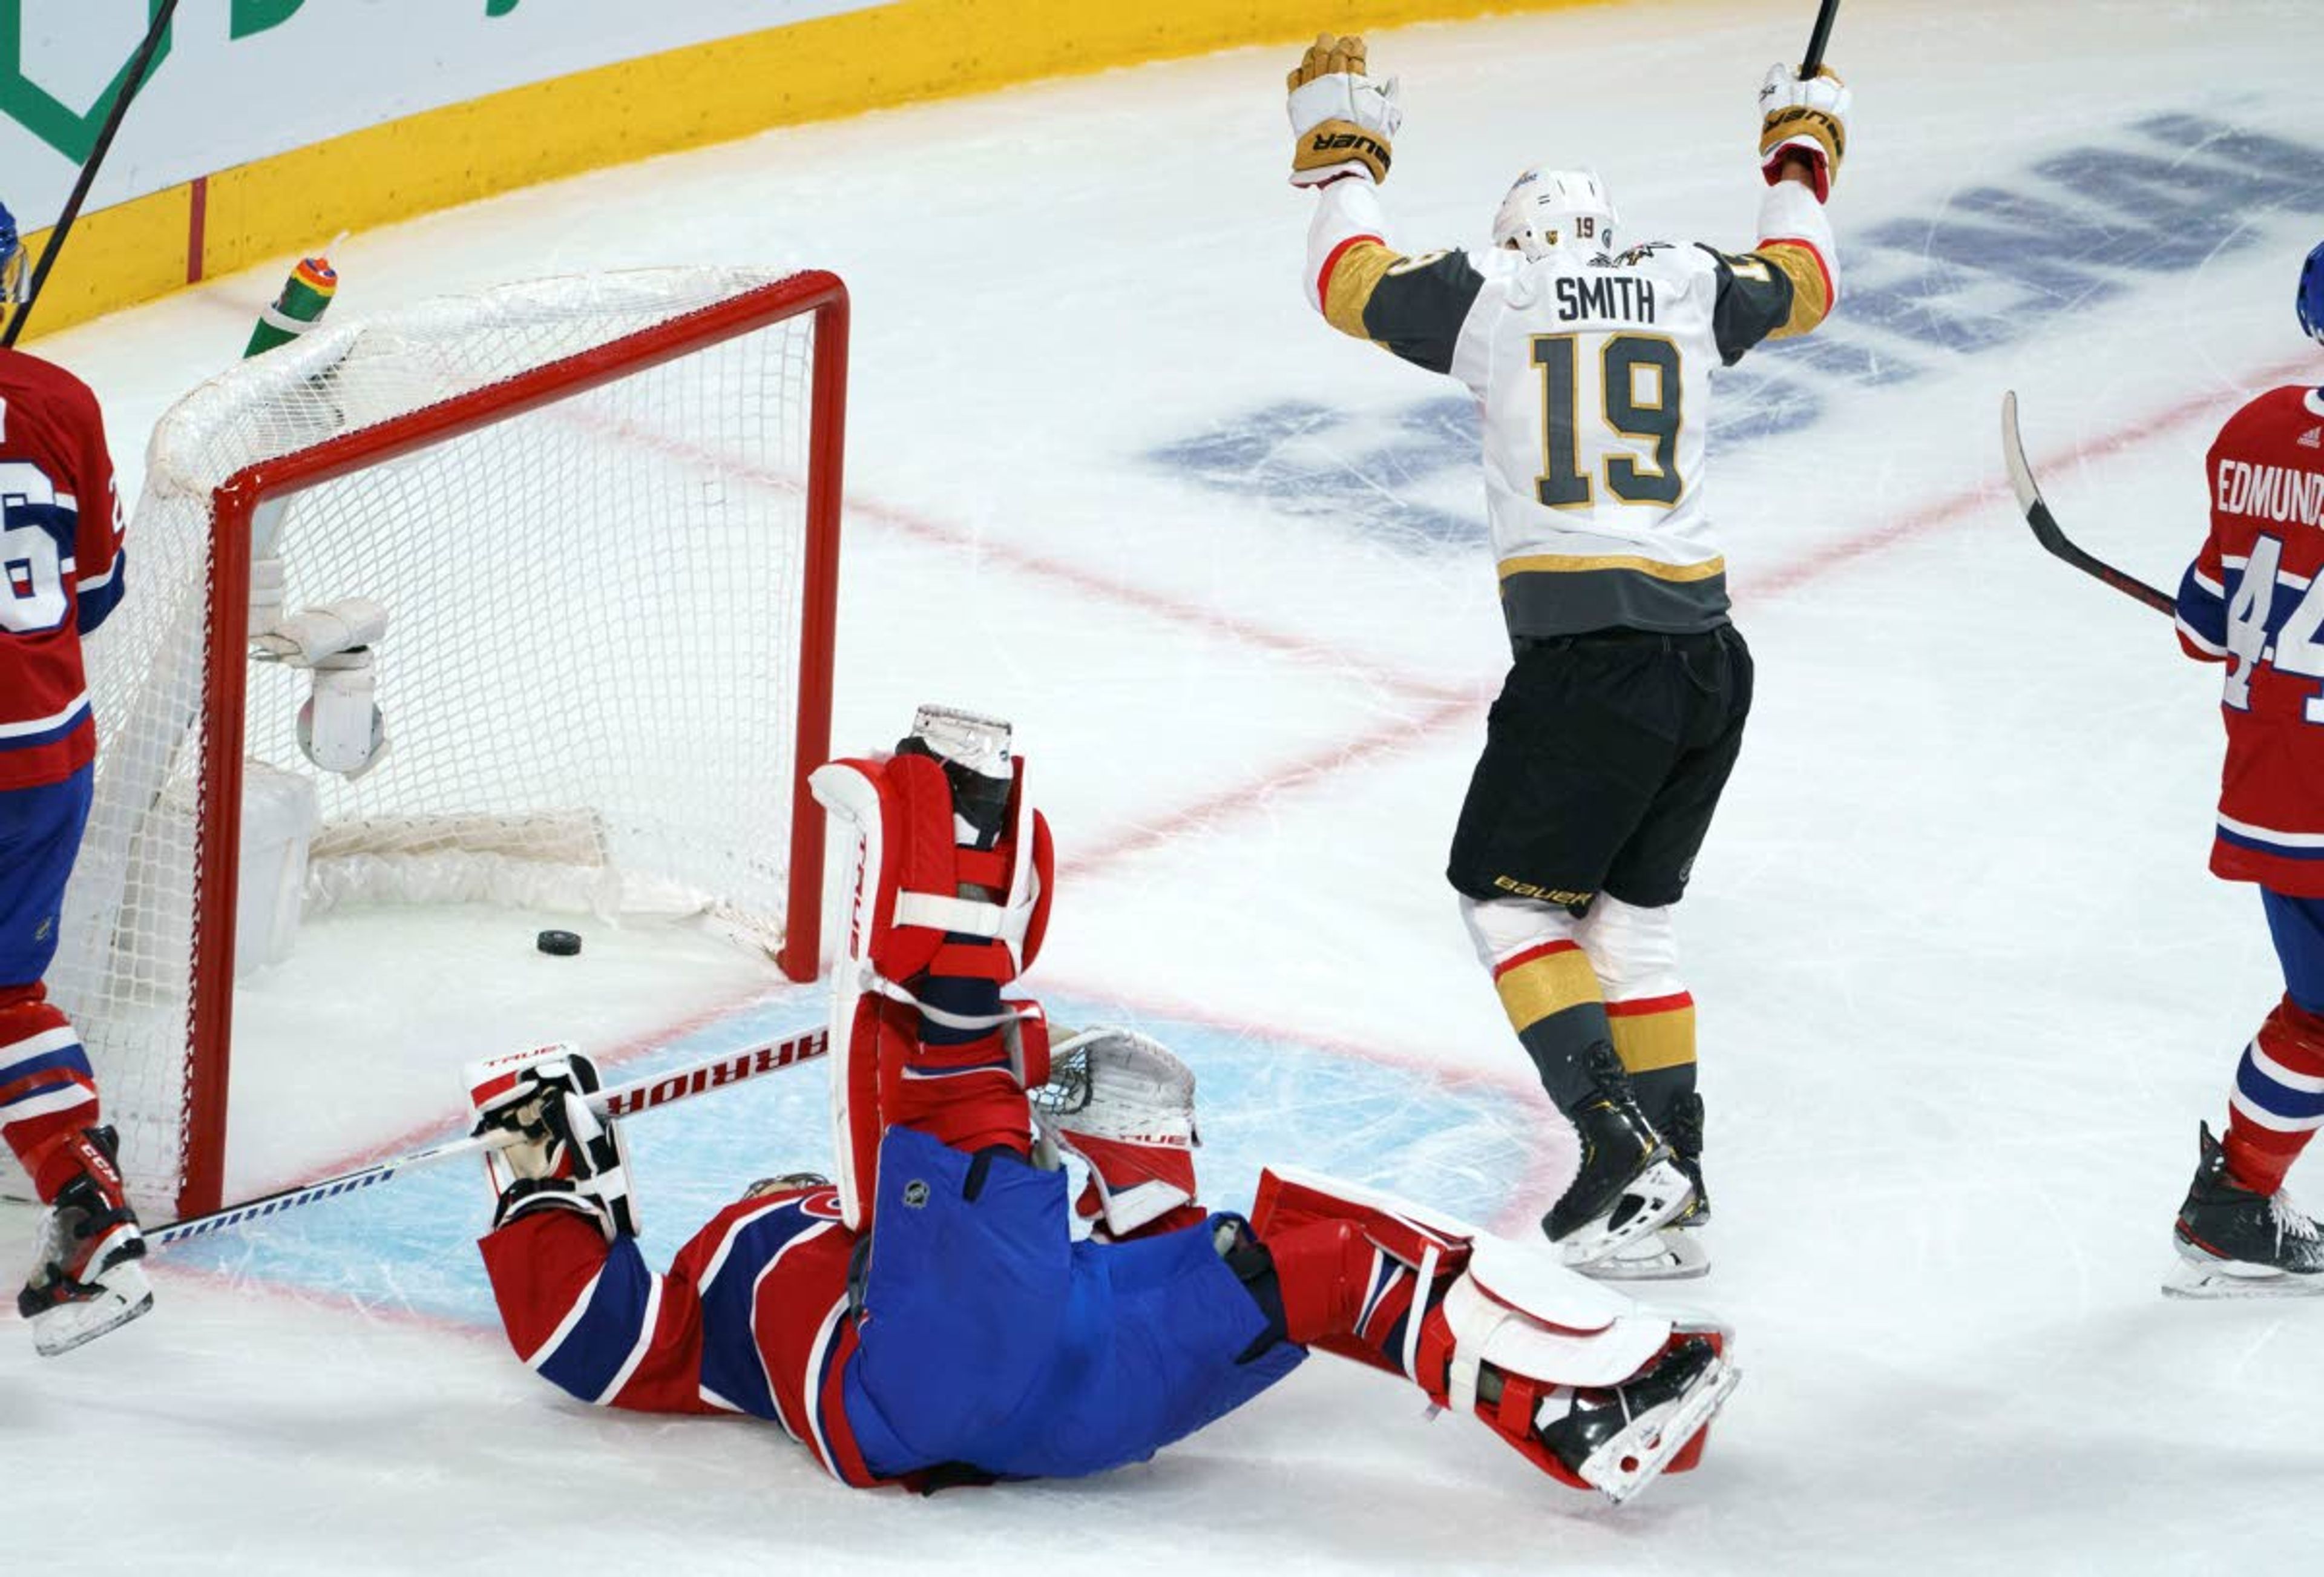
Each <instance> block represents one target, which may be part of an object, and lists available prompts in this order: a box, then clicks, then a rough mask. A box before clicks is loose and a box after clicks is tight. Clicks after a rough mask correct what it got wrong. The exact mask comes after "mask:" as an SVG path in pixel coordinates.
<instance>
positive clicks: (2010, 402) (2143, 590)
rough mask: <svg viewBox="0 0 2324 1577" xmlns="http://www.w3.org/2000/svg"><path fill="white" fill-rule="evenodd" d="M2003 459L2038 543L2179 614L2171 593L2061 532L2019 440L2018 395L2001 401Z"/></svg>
mask: <svg viewBox="0 0 2324 1577" xmlns="http://www.w3.org/2000/svg"><path fill="white" fill-rule="evenodd" d="M2001 458H2002V461H2003V463H2004V464H2006V466H2008V467H2009V485H2010V486H2011V487H2012V488H2014V489H2015V491H2016V493H2017V507H2018V508H2019V509H2021V510H2023V511H2024V512H2025V523H2026V524H2027V525H2029V526H2031V527H2033V539H2034V540H2035V541H2037V542H2039V543H2041V544H2042V546H2043V549H2046V550H2047V551H2048V552H2049V553H2050V554H2051V555H2052V557H2054V558H2061V559H2063V560H2065V561H2066V562H2067V563H2068V564H2070V565H2072V566H2073V567H2075V568H2076V569H2079V570H2080V571H2081V572H2082V573H2083V574H2084V575H2087V576H2090V577H2091V578H2093V579H2095V580H2101V581H2104V582H2105V583H2106V584H2107V585H2108V586H2112V587H2114V589H2115V590H2116V591H2118V592H2120V593H2122V594H2123V595H2125V596H2127V597H2133V598H2135V599H2136V600H2138V601H2139V602H2142V603H2144V604H2146V605H2147V606H2148V607H2150V608H2153V610H2154V611H2155V612H2156V613H2170V614H2172V615H2173V616H2175V615H2176V614H2177V613H2178V611H2179V604H2178V603H2177V602H2176V600H2174V599H2173V598H2172V595H2171V594H2170V593H2168V592H2165V591H2159V590H2157V589H2156V588H2155V587H2153V586H2149V585H2147V584H2146V583H2145V582H2144V581H2143V580H2141V579H2139V578H2138V577H2137V576H2133V575H2126V574H2125V573H2124V572H2123V571H2121V570H2119V569H2116V567H2114V566H2113V565H2111V564H2108V563H2107V562H2106V561H2105V560H2104V559H2102V558H2094V557H2092V556H2091V555H2090V554H2089V553H2086V552H2084V551H2083V550H2082V549H2080V548H2078V547H2076V546H2075V545H2074V543H2073V541H2072V540H2071V539H2070V538H2068V537H2067V535H2066V533H2065V531H2064V530H2062V529H2061V528H2060V526H2059V524H2058V517H2057V516H2055V515H2053V514H2052V513H2051V512H2050V505H2049V503H2047V502H2046V501H2045V500H2043V497H2042V485H2041V484H2040V483H2038V482H2036V481H2034V480H2033V466H2029V465H2027V464H2026V461H2025V445H2024V440H2023V439H2021V438H2019V437H2018V436H2017V395H2016V393H2015V391H2012V392H2009V393H2006V394H2004V395H2003V396H2002V397H2001Z"/></svg>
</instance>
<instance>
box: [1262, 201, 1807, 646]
mask: <svg viewBox="0 0 2324 1577" xmlns="http://www.w3.org/2000/svg"><path fill="white" fill-rule="evenodd" d="M1386 230H1387V226H1386V222H1385V215H1384V214H1383V212H1382V210H1381V208H1380V202H1379V192H1378V190H1377V189H1376V188H1375V187H1374V186H1373V185H1372V183H1371V181H1370V180H1368V179H1365V178H1362V177H1351V178H1350V179H1347V180H1337V181H1333V183H1331V184H1330V185H1328V186H1325V187H1323V188H1322V189H1321V200H1320V202H1319V203H1318V205H1317V207H1316V210H1315V220H1314V226H1312V227H1311V229H1310V230H1309V233H1308V253H1307V294H1308V300H1309V301H1310V302H1311V304H1313V305H1314V307H1315V308H1316V309H1318V310H1319V311H1321V312H1322V313H1323V316H1324V317H1325V318H1328V319H1329V320H1330V321H1331V323H1332V326H1333V327H1335V328H1338V329H1340V330H1342V332H1344V333H1347V334H1351V335H1353V336H1355V337H1357V338H1359V339H1369V340H1372V341H1374V342H1376V343H1378V344H1379V345H1380V346H1384V347H1386V348H1387V349H1388V350H1390V351H1392V352H1394V353H1395V354H1396V355H1399V356H1401V357H1403V358H1404V359H1405V360H1406V361H1408V362H1412V363H1414V364H1416V365H1419V366H1423V367H1426V368H1427V369H1428V370H1429V371H1431V372H1435V373H1446V374H1451V375H1452V376H1453V377H1455V378H1458V379H1460V380H1461V382H1462V383H1465V384H1467V385H1468V387H1469V389H1470V391H1471V392H1472V393H1474V394H1475V395H1476V396H1477V398H1478V401H1480V405H1481V407H1482V410H1483V416H1484V451H1485V502H1486V510H1487V513H1488V516H1489V520H1490V522H1491V527H1492V538H1493V553H1494V557H1495V558H1496V559H1497V560H1498V561H1499V570H1500V583H1501V608H1502V612H1503V613H1504V614H1505V615H1506V617H1507V618H1508V626H1509V632H1510V634H1511V636H1512V637H1541V636H1553V635H1568V634H1579V633H1582V632H1587V631H1591V630H1603V629H1612V628H1626V629H1634V630H1655V631H1666V632H1689V631H1699V630H1708V629H1712V628H1715V627H1716V626H1718V625H1720V624H1723V623H1725V622H1727V608H1728V601H1727V562H1726V559H1725V558H1724V557H1723V556H1722V554H1721V552H1720V546H1719V540H1718V537H1717V534H1716V532H1715V531H1714V529H1713V526H1712V521H1711V511H1710V507H1709V504H1708V503H1707V499H1706V493H1705V488H1704V475H1703V469H1704V455H1705V447H1706V446H1705V444H1704V438H1705V436H1706V433H1707V431H1708V429H1709V426H1710V422H1709V417H1710V401H1711V374H1712V372H1713V371H1715V370H1716V369H1717V368H1719V367H1721V366H1731V365H1733V364H1735V363H1736V362H1737V361H1738V360H1739V359H1740V358H1741V357H1742V355H1743V354H1744V353H1745V352H1746V351H1748V350H1749V349H1750V348H1751V347H1752V346H1756V345H1757V344H1758V343H1759V342H1760V341H1761V340H1763V339H1771V338H1774V339H1779V338H1783V337H1787V336H1791V335H1798V334H1805V333H1806V332H1808V331H1809V330H1810V329H1812V328H1813V327H1815V326H1816V325H1817V324H1818V323H1820V322H1821V321H1822V320H1823V318H1824V317H1825V315H1826V314H1827V313H1829V312H1830V311H1831V307H1832V303H1833V301H1834V300H1835V298H1836V295H1837V291H1838V278H1837V274H1836V272H1835V266H1834V262H1833V248H1832V241H1831V224H1830V222H1829V221H1828V220H1827V219H1826V218H1825V217H1824V212H1823V207H1822V205H1821V204H1820V203H1818V202H1817V201H1816V200H1815V197H1814V194H1813V193H1812V192H1811V191H1810V190H1809V189H1807V188H1806V187H1804V186H1802V185H1800V184H1798V183H1796V182H1789V181H1785V182H1779V183H1777V184H1776V185H1775V186H1773V187H1770V188H1769V189H1768V190H1767V195H1766V201H1765V202H1764V204H1763V205H1762V207H1761V209H1760V234H1761V235H1762V236H1763V237H1764V239H1762V240H1761V241H1760V242H1759V244H1758V245H1757V247H1755V248H1754V249H1753V250H1752V251H1750V252H1748V253H1744V254H1727V253H1723V252H1719V251H1716V250H1714V249H1712V248H1711V247H1708V246H1700V245H1697V246H1674V245H1671V244H1667V243H1662V242H1656V243H1652V244H1647V245H1644V246H1638V247H1635V248H1633V249H1631V250H1630V251H1628V252H1625V253H1623V254H1620V255H1619V256H1618V257H1607V256H1603V255H1600V256H1595V257H1585V256H1583V255H1582V254H1579V253H1574V254H1553V255H1551V256H1548V257H1545V258H1543V259H1541V260H1539V261H1538V262H1527V261H1526V258H1525V256H1524V254H1522V253H1519V252H1517V251H1514V250H1501V249H1495V250H1485V251H1474V252H1432V253H1427V254H1422V255H1419V256H1415V257H1407V256H1405V255H1404V254H1400V253H1398V252H1396V251H1395V250H1393V249H1392V248H1390V247H1389V246H1388V244H1387V243H1386V242H1385V240H1384V239H1383V236H1384V235H1385V234H1386Z"/></svg>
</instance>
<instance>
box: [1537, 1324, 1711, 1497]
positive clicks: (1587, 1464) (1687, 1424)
mask: <svg viewBox="0 0 2324 1577" xmlns="http://www.w3.org/2000/svg"><path fill="white" fill-rule="evenodd" d="M1739 1378H1741V1377H1740V1376H1739V1375H1738V1373H1737V1371H1736V1369H1735V1367H1734V1365H1732V1364H1730V1363H1729V1362H1728V1361H1727V1360H1725V1359H1723V1358H1722V1357H1720V1354H1719V1352H1718V1351H1717V1349H1716V1348H1714V1347H1713V1346H1712V1344H1711V1342H1710V1340H1709V1339H1708V1338H1705V1337H1702V1336H1687V1337H1683V1338H1681V1339H1679V1340H1677V1341H1674V1342H1672V1343H1671V1345H1670V1347H1669V1348H1668V1349H1667V1350H1665V1352H1664V1353H1663V1355H1662V1358H1661V1359H1660V1360H1658V1361H1657V1362H1656V1363H1655V1366H1654V1367H1653V1368H1652V1369H1647V1370H1646V1372H1645V1373H1644V1374H1642V1375H1639V1376H1637V1378H1635V1379H1631V1380H1630V1381H1629V1382H1628V1383H1627V1384H1624V1385H1620V1386H1615V1387H1611V1388H1604V1389H1591V1390H1579V1391H1575V1392H1574V1393H1573V1394H1572V1402H1571V1406H1569V1408H1568V1410H1567V1412H1566V1414H1565V1416H1563V1417H1562V1418H1556V1419H1553V1420H1551V1421H1550V1422H1548V1423H1545V1424H1541V1425H1536V1426H1535V1434H1539V1435H1540V1436H1541V1443H1543V1444H1544V1445H1545V1446H1547V1447H1548V1448H1549V1451H1550V1453H1551V1454H1552V1455H1554V1456H1555V1457H1556V1458H1557V1460H1558V1461H1559V1462H1562V1463H1563V1464H1564V1466H1565V1467H1566V1469H1567V1471H1570V1472H1572V1474H1573V1475H1574V1476H1575V1477H1576V1478H1578V1479H1580V1480H1582V1481H1583V1482H1584V1483H1587V1484H1591V1485H1594V1486H1596V1488H1597V1489H1599V1490H1600V1492H1601V1493H1603V1494H1604V1495H1606V1496H1607V1498H1608V1499H1613V1500H1617V1501H1620V1500H1627V1499H1629V1498H1630V1497H1631V1496H1632V1495H1634V1494H1636V1493H1637V1491H1638V1490H1639V1489H1643V1488H1645V1487H1646V1483H1647V1482H1648V1481H1649V1480H1652V1479H1653V1478H1654V1477H1655V1474H1657V1473H1659V1472H1661V1471H1662V1470H1663V1469H1664V1467H1665V1466H1666V1465H1667V1464H1668V1463H1669V1462H1670V1460H1671V1459H1672V1458H1673V1457H1674V1456H1676V1455H1677V1454H1678V1453H1679V1452H1682V1451H1683V1450H1685V1449H1686V1444H1687V1443H1688V1442H1689V1441H1691V1440H1692V1439H1693V1438H1694V1436H1695V1435H1696V1434H1698V1433H1699V1432H1700V1431H1701V1428H1702V1426H1703V1425H1705V1424H1707V1423H1709V1422H1710V1419H1711V1415H1712V1414H1714V1413H1716V1412H1717V1411H1718V1410H1719V1408H1720V1404H1721V1403H1723V1402H1725V1401H1726V1399H1727V1395H1728V1393H1729V1391H1732V1390H1733V1389H1734V1388H1735V1382H1736V1381H1737V1379H1739Z"/></svg>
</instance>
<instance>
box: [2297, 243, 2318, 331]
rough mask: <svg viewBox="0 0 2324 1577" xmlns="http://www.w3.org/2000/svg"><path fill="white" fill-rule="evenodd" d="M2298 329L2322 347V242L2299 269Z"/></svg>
mask: <svg viewBox="0 0 2324 1577" xmlns="http://www.w3.org/2000/svg"><path fill="white" fill-rule="evenodd" d="M2300 327H2301V330H2302V331H2303V332H2304V333H2305V334H2306V335H2307V336H2308V337H2309V338H2310V339H2312V340H2315V341H2316V342H2317V343H2318V344H2319V345H2324V242H2319V243H2318V244H2317V247H2316V250H2315V251H2313V252H2311V253H2310V254H2308V261H2307V262H2306V263H2302V264H2301V267H2300Z"/></svg>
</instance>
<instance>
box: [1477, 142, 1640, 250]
mask: <svg viewBox="0 0 2324 1577" xmlns="http://www.w3.org/2000/svg"><path fill="white" fill-rule="evenodd" d="M1614 223H1615V218H1614V199H1613V198H1609V197H1608V196H1607V195H1606V183H1605V182H1604V181H1602V180H1599V179H1598V174H1597V171H1591V170H1550V169H1546V168H1545V167H1543V166H1540V165H1535V167H1534V168H1533V169H1531V170H1528V171H1526V172H1525V173H1524V174H1522V175H1520V176H1518V177H1517V180H1516V181H1515V182H1514V183H1512V184H1511V186H1510V187H1509V192H1508V196H1507V197H1505V198H1502V199H1501V207H1500V211H1499V213H1496V214H1495V215H1494V216H1493V244H1494V245H1496V246H1512V247H1515V248H1516V249H1517V250H1518V251H1519V252H1522V253H1524V254H1526V259H1527V260H1528V261H1538V260H1539V259H1541V258H1545V257H1547V256H1548V255H1550V254H1551V253H1553V252H1555V251H1560V250H1564V251H1571V252H1574V253H1576V254H1580V255H1582V256H1584V257H1590V256H1595V255H1596V254H1599V253H1601V252H1610V251H1612V250H1613V244H1614Z"/></svg>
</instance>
